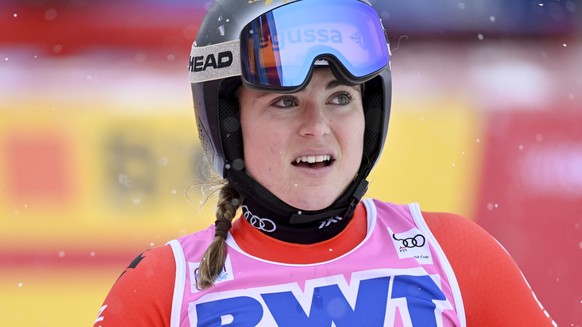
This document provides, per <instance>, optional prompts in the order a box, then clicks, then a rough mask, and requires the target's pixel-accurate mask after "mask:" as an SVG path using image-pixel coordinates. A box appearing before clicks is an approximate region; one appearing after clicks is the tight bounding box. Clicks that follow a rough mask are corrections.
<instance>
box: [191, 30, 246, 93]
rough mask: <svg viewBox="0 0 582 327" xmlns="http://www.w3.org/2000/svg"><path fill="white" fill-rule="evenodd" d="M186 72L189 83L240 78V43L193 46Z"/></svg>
mask: <svg viewBox="0 0 582 327" xmlns="http://www.w3.org/2000/svg"><path fill="white" fill-rule="evenodd" d="M188 71H189V75H190V82H191V83H201V82H207V81H212V80H218V79H224V78H228V77H232V76H240V75H241V63H240V41H239V40H234V41H229V42H223V43H218V44H212V45H207V46H204V47H197V46H195V45H193V46H192V51H191V52H190V63H189V65H188Z"/></svg>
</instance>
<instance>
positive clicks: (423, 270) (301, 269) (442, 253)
mask: <svg viewBox="0 0 582 327" xmlns="http://www.w3.org/2000/svg"><path fill="white" fill-rule="evenodd" d="M389 59H390V52H389V48H388V44H387V39H386V37H385V34H384V29H383V27H382V24H381V22H380V19H379V17H378V15H377V13H376V12H375V11H374V10H373V9H372V7H371V6H370V5H369V4H368V3H367V2H365V1H360V0H304V1H285V2H283V1H281V2H275V3H272V1H232V0H231V1H227V0H215V3H214V4H213V6H212V7H211V8H210V10H209V12H208V14H207V16H206V18H205V20H204V22H203V23H202V26H201V28H200V30H199V33H198V36H197V38H196V42H195V43H194V46H193V48H192V54H191V58H190V66H189V70H190V79H191V82H192V91H193V95H194V106H195V110H196V118H197V122H198V130H199V133H200V139H201V142H202V145H203V147H204V151H205V153H206V155H207V157H208V158H209V160H210V162H211V163H212V165H213V166H214V168H215V170H216V172H217V173H218V174H219V175H220V176H221V177H223V178H224V180H225V184H224V186H223V187H222V188H221V190H220V195H219V199H218V207H217V213H216V217H217V219H216V223H215V226H212V227H210V228H208V229H206V230H203V231H200V232H197V233H194V234H191V235H187V236H184V237H182V238H180V239H178V240H174V241H171V242H169V243H168V244H167V245H166V246H163V247H159V248H155V249H151V250H149V251H147V252H145V253H143V254H142V255H140V256H139V257H138V258H137V259H136V260H135V261H134V262H133V263H132V264H131V265H130V267H129V268H128V269H127V270H126V271H125V272H124V273H123V274H122V276H121V277H120V278H119V280H118V281H117V283H116V284H115V285H114V287H113V289H112V290H111V292H110V294H109V295H108V297H107V299H106V300H105V304H104V306H103V307H102V308H101V311H100V313H99V316H98V318H97V321H96V322H95V326H120V325H123V326H128V325H136V326H138V325H139V326H158V325H159V326H257V325H260V326H302V325H309V326H332V325H333V326H423V327H424V326H552V321H551V319H550V318H549V316H548V315H547V314H546V313H545V312H544V311H543V309H542V308H541V306H540V305H539V304H538V302H537V301H536V299H535V297H534V296H533V293H532V292H531V290H530V289H529V286H528V285H527V283H526V282H525V280H524V279H523V278H522V275H521V273H520V271H519V269H518V268H517V266H516V265H515V263H514V262H513V261H512V259H511V258H510V257H509V255H508V254H507V253H506V252H505V251H504V250H503V249H502V248H501V247H500V246H499V245H498V244H497V242H496V241H495V240H494V239H493V238H492V237H491V236H489V235H488V234H487V233H486V232H485V231H483V230H482V229H480V228H479V227H478V226H476V225H475V224H474V223H472V222H470V221H469V220H467V219H464V218H461V217H458V216H455V215H451V214H445V213H427V212H421V211H420V209H419V207H418V206H417V205H415V204H412V205H394V204H390V203H384V202H381V201H378V200H372V199H366V200H361V198H362V196H363V195H364V193H365V192H366V189H367V181H366V177H367V175H368V174H369V172H370V170H371V169H372V168H373V166H374V164H375V163H376V161H377V160H378V158H379V156H380V153H381V151H382V148H383V145H384V141H385V138H386V133H387V126H388V120H389V113H390V95H391V94H390V93H391V87H390V84H391V79H390V64H389ZM239 208H240V209H241V210H242V215H241V218H240V219H236V220H234V218H236V217H237V211H238V209H239ZM233 220H234V222H233Z"/></svg>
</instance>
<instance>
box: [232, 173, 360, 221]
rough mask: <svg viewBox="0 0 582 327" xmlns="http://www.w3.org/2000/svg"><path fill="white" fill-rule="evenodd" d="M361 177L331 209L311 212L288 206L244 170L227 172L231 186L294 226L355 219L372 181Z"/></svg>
mask: <svg viewBox="0 0 582 327" xmlns="http://www.w3.org/2000/svg"><path fill="white" fill-rule="evenodd" d="M359 176H362V175H361V172H360V174H358V177H356V179H355V180H354V181H353V182H352V183H351V184H350V185H349V187H348V189H347V190H346V191H345V192H344V193H343V194H342V195H341V196H340V197H339V198H338V199H337V200H336V201H335V202H334V203H332V204H331V205H330V206H329V207H327V208H324V209H321V210H314V211H309V210H301V209H298V208H295V207H293V206H290V205H288V204H287V203H285V202H284V201H283V200H281V199H279V198H278V197H276V196H275V195H274V194H273V193H271V192H270V191H269V190H267V189H266V188H265V187H263V186H262V185H261V184H259V183H258V182H257V181H255V180H254V179H253V178H252V177H250V176H249V175H248V174H247V173H246V172H245V171H244V170H234V169H231V170H227V171H226V179H227V180H228V181H229V183H230V184H231V186H233V187H234V188H235V189H236V190H238V191H239V192H240V193H242V194H244V196H245V197H248V198H251V199H253V200H254V201H259V202H260V203H262V204H264V207H266V208H270V211H273V212H276V213H279V214H282V215H283V216H285V217H288V218H287V219H288V223H289V224H291V225H301V224H309V223H313V222H316V221H320V220H323V219H327V218H330V217H336V216H339V217H342V218H348V219H349V218H351V216H352V215H353V213H354V210H355V208H356V206H357V205H358V203H359V202H360V200H361V198H362V197H363V196H364V194H365V193H366V191H367V190H368V181H366V179H364V178H361V177H359ZM298 227H300V226H298Z"/></svg>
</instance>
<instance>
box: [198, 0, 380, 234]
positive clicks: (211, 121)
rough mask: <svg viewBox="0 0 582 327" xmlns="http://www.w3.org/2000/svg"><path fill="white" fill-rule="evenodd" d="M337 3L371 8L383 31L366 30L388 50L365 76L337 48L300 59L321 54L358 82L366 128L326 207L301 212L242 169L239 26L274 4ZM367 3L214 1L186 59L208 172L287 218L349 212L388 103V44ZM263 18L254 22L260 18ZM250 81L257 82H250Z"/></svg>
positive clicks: (363, 185)
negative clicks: (356, 162)
mask: <svg viewBox="0 0 582 327" xmlns="http://www.w3.org/2000/svg"><path fill="white" fill-rule="evenodd" d="M340 2H341V3H345V4H347V5H354V6H362V5H365V6H366V7H367V10H368V11H372V12H373V15H374V17H373V18H372V20H374V23H376V24H377V25H378V26H380V29H381V30H382V34H381V36H379V34H375V35H373V36H370V37H373V38H375V39H379V38H380V37H382V40H381V43H382V44H383V45H385V46H386V48H385V49H384V50H385V51H386V53H387V55H385V57H386V58H385V59H384V60H385V61H386V64H385V65H383V66H382V67H381V68H380V69H378V70H377V71H374V72H373V73H371V74H369V75H367V76H365V78H360V77H354V76H353V75H352V74H350V71H349V70H348V69H347V68H346V66H345V65H344V61H345V59H344V58H343V56H342V53H341V50H339V52H337V53H332V52H329V53H327V52H325V50H324V51H323V52H321V53H317V56H316V57H305V61H309V62H306V63H304V64H305V65H309V66H310V67H313V65H314V62H315V61H318V60H319V59H325V61H326V62H328V65H329V66H330V69H331V70H332V72H333V73H334V75H335V76H336V78H338V79H339V80H341V81H344V82H346V83H348V84H356V83H363V84H364V92H363V99H362V101H363V108H364V116H365V131H364V149H363V157H362V162H361V165H360V168H359V171H358V173H357V175H356V176H355V177H354V179H353V181H352V183H351V184H350V185H349V186H348V187H347V189H346V190H345V191H344V193H343V194H342V195H340V197H339V198H338V199H337V200H336V201H335V202H334V203H333V204H332V205H331V206H330V207H328V208H325V209H322V210H317V211H304V210H303V211H302V210H301V209H298V208H294V207H291V206H289V205H288V204H286V203H285V202H283V201H282V200H280V199H278V198H277V197H275V196H274V195H273V194H272V193H271V192H269V191H268V190H267V189H265V188H264V187H263V186H262V185H260V184H259V183H258V182H256V181H255V180H254V179H253V178H251V177H250V176H249V175H248V174H247V173H246V172H245V168H244V154H243V143H242V133H241V131H240V120H239V104H238V100H237V99H236V98H235V95H234V93H235V91H236V89H237V88H238V87H239V86H241V84H242V83H245V84H247V80H246V79H245V78H242V77H241V71H245V70H246V71H248V70H249V67H248V66H249V65H248V63H246V62H245V60H246V59H247V58H242V59H241V53H244V51H245V49H243V48H244V47H243V46H242V44H243V41H244V40H243V36H242V33H243V31H244V30H245V27H246V28H247V29H248V26H249V25H250V23H252V22H253V21H256V20H257V19H258V18H260V17H262V18H263V19H264V21H266V20H267V19H266V18H265V17H267V16H265V15H269V14H270V13H273V12H274V10H281V9H279V8H284V7H286V8H285V9H289V8H292V6H299V5H307V4H309V5H311V4H316V3H317V4H319V5H323V6H326V7H325V8H326V9H327V10H328V11H330V12H333V11H334V9H336V8H338V3H340ZM369 8H371V5H370V3H369V2H368V1H367V0H214V1H213V3H212V5H211V6H210V8H209V10H208V12H207V14H206V16H205V18H204V20H203V22H202V24H201V26H200V28H199V30H198V35H197V37H196V40H195V41H194V44H193V46H192V54H191V56H190V63H189V71H190V80H191V86H192V93H193V98H194V109H195V114H196V121H197V128H198V134H199V137H200V141H201V144H202V148H203V150H204V153H205V155H206V156H207V158H208V160H209V161H210V163H211V164H212V165H213V167H214V169H215V171H216V172H217V173H218V174H219V175H220V176H221V177H223V178H226V179H227V180H228V181H229V183H230V184H231V186H233V187H234V188H235V189H236V190H237V191H239V192H240V193H242V194H244V195H245V196H247V197H253V198H255V199H260V200H261V201H263V202H264V203H265V204H266V205H270V206H271V207H273V208H277V210H278V211H280V212H281V213H288V214H289V216H291V217H292V219H291V221H292V222H296V223H302V222H311V221H315V220H319V219H322V218H328V217H330V216H336V215H337V216H342V217H343V216H345V215H351V213H352V212H353V209H354V208H355V205H356V204H357V203H358V202H359V201H360V199H361V197H362V196H363V195H364V193H365V192H366V190H367V181H366V177H367V176H368V174H369V173H370V171H371V169H372V168H373V167H374V165H375V164H376V162H377V160H378V159H379V157H380V154H381V152H382V149H383V147H384V142H385V139H386V135H387V130H388V122H389V117H390V103H391V74H390V63H389V53H390V50H389V45H388V40H387V38H386V36H385V34H384V30H383V27H381V21H380V18H379V17H378V15H377V13H376V12H375V11H373V10H370V9H369ZM364 9H366V8H364ZM343 16H350V15H343ZM269 17H270V19H272V17H271V16H269ZM301 19H302V17H301V16H297V17H296V20H297V21H301ZM264 21H261V24H262V23H263V22H264ZM376 21H377V22H376ZM331 23H332V24H333V22H331ZM260 28H262V25H261V27H260ZM352 38H353V36H352ZM358 41H359V40H358ZM374 41H378V40H374ZM378 42H379V41H378ZM358 45H360V46H362V45H361V44H358ZM257 46H259V45H257V44H254V47H257ZM239 47H240V48H239ZM251 51H252V50H251ZM340 57H341V58H340ZM309 78H310V73H309V76H307V78H306V79H305V81H304V83H303V84H302V85H299V86H297V87H295V88H294V89H293V90H291V91H289V90H280V92H293V91H296V90H298V89H300V88H302V87H304V86H305V84H306V83H308V80H309ZM250 86H251V87H255V88H256V85H255V86H253V85H250ZM259 88H260V87H259Z"/></svg>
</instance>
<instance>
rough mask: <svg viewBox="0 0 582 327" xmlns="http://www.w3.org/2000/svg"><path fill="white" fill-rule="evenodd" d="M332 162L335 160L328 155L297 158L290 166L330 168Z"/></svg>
mask: <svg viewBox="0 0 582 327" xmlns="http://www.w3.org/2000/svg"><path fill="white" fill-rule="evenodd" d="M334 161H335V159H334V158H332V157H331V156H330V155H318V156H301V157H297V159H295V160H294V161H293V162H292V164H293V166H296V167H306V168H323V167H328V166H331V165H332V164H333V162H334Z"/></svg>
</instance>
